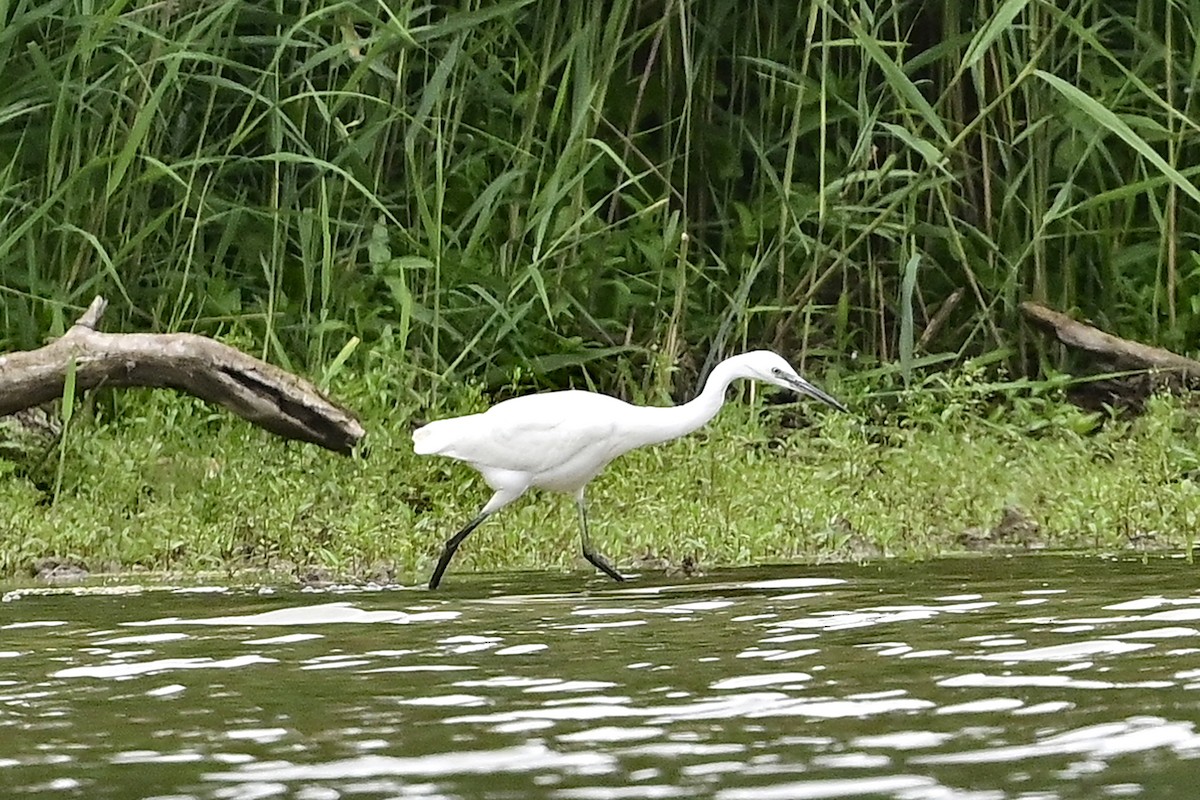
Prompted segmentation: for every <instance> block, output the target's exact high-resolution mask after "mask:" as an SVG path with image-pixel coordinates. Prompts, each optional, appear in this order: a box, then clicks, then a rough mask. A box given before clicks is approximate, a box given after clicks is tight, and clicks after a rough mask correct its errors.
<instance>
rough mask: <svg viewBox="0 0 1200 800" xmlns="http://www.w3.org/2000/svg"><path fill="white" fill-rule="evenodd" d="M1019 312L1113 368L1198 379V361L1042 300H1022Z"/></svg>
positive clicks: (1190, 379) (1067, 344)
mask: <svg viewBox="0 0 1200 800" xmlns="http://www.w3.org/2000/svg"><path fill="white" fill-rule="evenodd" d="M1021 313H1022V314H1024V315H1025V318H1026V319H1028V320H1029V321H1030V322H1031V323H1033V324H1034V325H1035V326H1037V327H1038V328H1041V329H1042V330H1044V331H1047V332H1048V333H1051V334H1053V335H1054V336H1055V337H1056V338H1057V339H1058V340H1059V341H1060V342H1062V343H1063V344H1064V345H1066V346H1067V347H1071V348H1074V349H1076V350H1082V351H1083V352H1085V353H1088V354H1089V355H1091V356H1093V357H1095V358H1097V359H1098V360H1101V361H1104V362H1105V363H1107V364H1110V365H1111V366H1112V367H1113V368H1115V369H1118V370H1138V369H1141V370H1152V371H1156V372H1160V373H1173V374H1174V375H1175V376H1176V377H1177V379H1180V380H1182V381H1183V382H1185V383H1188V384H1190V385H1195V384H1197V383H1200V361H1195V360H1193V359H1190V358H1187V357H1186V356H1181V355H1179V354H1178V353H1172V352H1171V351H1170V350H1164V349H1163V348H1161V347H1151V346H1150V345H1146V344H1142V343H1141V342H1134V341H1130V340H1129V339H1122V338H1120V337H1118V336H1113V335H1112V334H1111V333H1105V332H1104V331H1102V330H1100V329H1099V328H1096V327H1093V326H1092V325H1088V324H1087V323H1084V322H1079V321H1078V320H1074V319H1071V318H1070V317H1068V316H1067V315H1066V314H1062V313H1060V312H1058V311H1055V310H1053V309H1050V308H1047V307H1046V306H1044V305H1042V304H1041V303H1035V302H1033V301H1026V302H1024V303H1021Z"/></svg>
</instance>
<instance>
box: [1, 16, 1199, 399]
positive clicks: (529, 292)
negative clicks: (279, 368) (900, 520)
mask: <svg viewBox="0 0 1200 800" xmlns="http://www.w3.org/2000/svg"><path fill="white" fill-rule="evenodd" d="M1193 5H1194V4H1191V3H1187V2H1183V0H1166V2H1150V0H1125V2H1118V3H1113V2H1105V3H1101V2H1099V0H1067V2H1063V3H1059V2H1050V0H981V2H979V3H975V4H966V5H964V4H961V3H956V2H951V0H942V1H941V2H918V0H900V1H899V2H896V3H890V4H877V3H869V2H850V3H845V2H833V1H832V0H806V2H803V3H800V4H799V5H797V4H795V3H784V2H779V1H778V0H751V1H750V2H733V0H707V2H687V0H639V1H638V2H634V0H614V2H611V3H607V4H597V3H589V2H584V0H563V2H548V1H546V0H538V1H535V0H509V2H482V1H481V0H465V2H463V3H461V4H449V3H438V4H435V5H428V4H416V3H413V2H395V3H387V2H383V0H307V1H306V2H302V3H294V4H283V3H265V2H259V1H257V0H256V1H253V2H247V1H246V0H210V1H209V2H204V3H196V4H187V3H170V2H168V3H162V2H137V1H136V0H134V1H133V2H130V0H9V2H7V3H3V4H0V19H2V20H3V22H4V24H3V27H2V28H0V64H2V65H3V66H2V67H0V69H2V70H3V77H4V80H3V81H2V82H0V325H2V327H0V337H2V339H0V345H2V346H3V347H5V348H12V347H29V346H34V345H36V344H37V343H38V342H40V341H41V340H42V339H43V338H44V337H45V336H46V335H48V334H54V333H58V332H61V331H62V330H63V329H64V327H65V326H66V325H68V324H69V323H70V320H71V319H72V316H73V315H74V314H75V313H76V312H77V310H78V309H80V308H82V307H83V306H85V305H86V304H87V302H88V301H89V300H90V298H91V296H92V295H93V294H95V293H104V294H107V295H109V296H110V297H111V298H112V299H113V301H114V303H113V306H112V311H110V314H111V315H112V316H111V318H110V319H109V321H108V322H109V324H110V325H114V326H118V327H121V328H125V329H157V330H167V329H188V330H198V331H204V332H208V333H218V334H226V335H234V336H237V337H242V338H243V339H244V340H245V341H246V342H247V343H250V344H252V346H254V347H255V348H257V349H260V350H261V351H262V352H263V353H265V354H266V356H267V357H269V358H271V359H273V360H276V361H278V362H280V363H283V364H285V365H287V366H292V367H296V368H304V369H310V370H319V369H320V367H321V365H322V364H325V363H327V362H329V361H330V360H331V359H333V358H334V357H335V356H336V355H338V354H339V353H342V351H343V347H344V346H345V344H346V342H347V341H348V340H350V339H351V337H353V336H358V337H361V339H362V340H363V342H364V346H363V347H360V348H358V349H357V350H356V351H355V352H354V353H353V354H351V355H350V362H351V363H352V364H356V365H358V366H364V365H369V364H371V363H373V360H377V359H387V360H388V362H389V363H391V364H394V365H395V373H396V375H397V378H396V385H395V386H393V387H390V389H389V390H390V391H397V392H409V393H415V395H416V396H418V397H421V398H423V399H426V400H433V399H435V396H436V392H437V390H438V388H437V387H438V386H439V385H440V383H441V380H442V379H443V378H446V377H449V376H452V375H453V376H455V377H464V376H473V377H476V378H479V379H481V380H483V381H485V382H488V383H491V384H500V383H503V382H506V381H509V380H512V379H514V374H515V373H514V370H516V369H517V368H518V367H523V368H526V369H527V370H528V369H531V370H532V372H531V373H530V372H528V371H527V372H525V373H523V374H522V375H523V376H522V377H520V378H519V380H534V381H536V382H545V383H561V382H565V381H567V380H579V379H580V378H581V376H582V379H583V380H585V381H589V382H591V383H593V384H596V385H601V386H604V387H605V388H610V389H614V390H618V391H626V392H642V393H645V392H649V393H656V392H665V391H670V390H678V389H679V388H681V387H683V386H685V384H681V383H680V382H679V381H678V379H677V377H676V375H675V374H674V372H673V370H674V369H675V365H677V364H682V365H683V367H684V373H685V377H690V376H692V375H694V374H695V373H697V372H699V371H701V370H702V368H703V366H704V365H705V363H707V362H709V361H711V358H712V356H714V355H715V354H716V353H718V352H721V351H725V350H728V349H731V348H736V347H743V346H751V345H758V344H764V343H765V344H770V345H773V346H776V347H779V348H781V349H783V350H786V351H788V352H789V353H790V354H792V355H793V356H794V357H795V358H796V360H798V361H801V362H806V361H809V360H813V359H818V360H835V361H836V360H838V359H841V358H844V357H847V355H848V354H857V356H858V358H859V360H860V362H862V363H879V364H884V365H892V364H895V365H897V368H898V369H903V370H904V371H905V373H906V374H907V373H908V372H909V371H911V370H912V369H913V368H915V367H919V366H920V365H922V364H927V363H931V362H934V361H944V360H945V359H947V358H958V357H963V356H967V355H973V354H979V353H985V352H994V353H996V354H998V356H1000V357H1002V358H1004V359H1006V360H1008V362H1009V363H1010V365H1011V366H1012V367H1013V368H1014V369H1017V370H1026V369H1035V368H1036V367H1037V359H1038V357H1039V356H1041V355H1042V354H1041V353H1040V352H1039V351H1038V345H1037V342H1036V341H1035V340H1030V339H1025V338H1023V337H1022V336H1021V333H1020V327H1019V326H1018V325H1017V324H1016V321H1017V311H1016V306H1017V304H1018V303H1019V302H1020V301H1021V300H1023V299H1027V298H1032V299H1037V300H1043V301H1046V302H1049V303H1052V304H1054V305H1056V306H1058V307H1061V308H1065V309H1069V310H1072V311H1075V312H1077V313H1080V314H1083V315H1085V316H1088V317H1091V318H1094V319H1097V320H1099V321H1100V322H1102V323H1103V324H1105V325H1107V326H1108V327H1110V328H1112V329H1114V330H1116V331H1119V332H1121V333H1123V334H1125V335H1129V336H1135V337H1143V338H1146V339H1150V340H1154V341H1158V342H1161V343H1163V344H1166V345H1168V346H1172V347H1179V348H1187V347H1189V346H1191V343H1192V342H1194V341H1195V340H1196V337H1197V335H1198V334H1200V257H1198V256H1197V255H1196V253H1197V250H1198V248H1197V235H1198V234H1200V215H1198V211H1200V203H1198V202H1197V201H1198V200H1200V190H1198V189H1197V187H1196V174H1197V171H1198V169H1200V168H1198V167H1196V166H1195V165H1196V164H1198V163H1200V158H1198V155H1200V153H1198V145H1197V142H1198V141H1200V138H1198V137H1197V135H1196V133H1197V129H1198V126H1200V118H1198V114H1197V110H1196V107H1195V101H1194V99H1193V91H1192V89H1193V87H1194V86H1195V85H1197V78H1198V77H1200V56H1198V55H1197V54H1198V53H1200V14H1197V12H1196V11H1195V9H1194V8H1193ZM939 310H944V312H945V313H943V314H937V312H938V311H939ZM935 318H936V319H937V320H938V323H937V324H936V325H934V326H931V322H932V321H933V320H934V319H935ZM939 354H949V355H948V356H946V355H939ZM344 355H345V354H344V353H343V356H344ZM616 356H625V357H627V358H632V359H635V360H637V361H639V362H640V364H641V366H643V367H648V369H638V370H636V371H629V370H624V369H618V370H616V371H612V370H611V369H610V368H611V366H612V364H613V361H614V357H616ZM601 359H602V360H603V361H602V362H601V363H602V364H603V369H596V370H594V371H593V370H592V369H591V368H592V366H593V365H594V364H596V363H597V362H599V361H600V360H601ZM635 374H636V375H641V376H644V377H643V378H641V379H640V380H639V381H634V380H633V379H632V378H631V376H632V375H635Z"/></svg>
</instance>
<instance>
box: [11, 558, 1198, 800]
mask: <svg viewBox="0 0 1200 800" xmlns="http://www.w3.org/2000/svg"><path fill="white" fill-rule="evenodd" d="M1196 578H1197V567H1195V566H1193V565H1191V564H1188V563H1186V562H1185V561H1184V560H1182V559H1158V560H1152V561H1150V562H1149V563H1142V562H1140V561H1137V560H1103V559H1068V558H1060V557H1049V556H1043V557H1025V558H996V557H988V558H979V559H969V560H952V561H942V562H926V563H921V564H884V565H880V566H868V567H859V566H836V567H834V566H831V567H820V568H813V567H787V568H784V567H780V568H773V569H769V570H754V571H736V572H725V573H720V574H713V575H709V576H706V577H704V578H698V579H686V580H685V579H679V580H674V581H672V582H669V583H668V582H666V580H667V579H663V578H661V577H660V578H657V579H654V578H649V577H647V578H641V579H637V580H634V581H632V582H630V583H628V584H624V585H620V586H618V585H616V584H613V583H609V582H607V581H604V580H603V579H599V578H592V577H590V576H585V575H583V574H577V575H553V576H548V575H540V574H522V575H516V576H502V577H497V576H471V575H469V574H463V573H455V574H453V575H452V576H450V578H449V579H448V580H447V584H446V587H445V590H443V591H439V592H429V591H426V590H424V589H421V588H387V589H372V588H367V589H363V588H352V587H348V588H345V589H340V590H339V589H335V590H329V591H320V592H315V591H313V592H302V591H297V590H290V589H289V590H283V589H279V590H274V591H271V590H233V589H223V588H220V587H210V588H193V589H176V590H171V589H161V590H151V589H144V590H134V591H131V592H128V593H120V594H58V595H45V594H27V593H23V592H21V591H13V592H10V593H9V594H8V595H6V597H5V600H6V602H5V603H3V604H2V605H0V789H2V790H3V791H2V792H0V794H2V796H4V797H27V796H35V795H49V794H51V793H53V794H54V795H55V796H57V797H81V798H104V797H114V798H134V797H137V798H160V799H161V800H166V798H172V800H183V799H184V798H300V799H301V800H326V799H330V798H343V797H345V798H387V797H428V798H432V797H495V798H540V797H547V798H580V799H583V800H586V799H588V798H625V797H629V798H634V797H636V798H643V797H645V798H655V797H664V798H671V797H717V798H723V800H737V799H738V798H747V800H749V798H754V799H755V800H761V799H763V798H767V799H769V798H826V797H888V798H898V799H901V800H924V799H925V798H959V797H964V798H971V799H972V800H991V799H992V798H1038V799H1039V800H1040V799H1042V798H1057V797H1079V798H1100V797H1134V796H1137V797H1146V798H1164V797H1194V796H1196V793H1197V791H1198V790H1197V782H1198V778H1200V760H1197V757H1198V756H1200V734H1198V733H1197V723H1198V722H1200V692H1198V691H1196V690H1197V689H1200V591H1197V584H1198V581H1197V579H1196Z"/></svg>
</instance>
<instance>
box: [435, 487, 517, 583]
mask: <svg viewBox="0 0 1200 800" xmlns="http://www.w3.org/2000/svg"><path fill="white" fill-rule="evenodd" d="M524 492H525V487H524V486H518V487H516V488H511V487H510V488H505V489H497V490H496V493H495V494H494V495H492V499H491V500H488V501H487V503H486V504H484V506H483V508H482V509H480V511H479V516H477V517H475V519H473V520H471V521H470V522H468V523H467V526H466V527H465V528H463V529H462V530H461V531H459V532H458V533H456V534H454V535H453V536H451V537H450V538H449V539H447V540H446V546H445V547H443V548H442V557H441V558H439V559H438V563H437V566H436V567H434V568H433V576H432V577H431V578H430V579H429V588H430V589H436V588H437V587H438V584H439V583H441V582H442V573H443V572H445V571H446V567H447V566H449V564H450V559H452V558H454V553H455V552H457V550H458V546H459V545H460V544H462V543H463V540H464V539H466V538H467V537H468V536H470V535H471V531H473V530H475V529H476V528H478V527H479V524H480V523H481V522H483V521H484V520H485V519H487V518H488V517H490V516H491V515H492V514H495V513H496V512H497V511H499V510H500V509H502V508H504V507H505V506H506V505H508V504H509V503H511V502H512V501H513V500H516V499H517V498H518V497H520V496H521V495H522V494H523V493H524Z"/></svg>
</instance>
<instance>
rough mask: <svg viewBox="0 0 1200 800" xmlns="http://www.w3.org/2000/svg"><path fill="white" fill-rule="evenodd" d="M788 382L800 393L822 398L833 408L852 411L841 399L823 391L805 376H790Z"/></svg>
mask: <svg viewBox="0 0 1200 800" xmlns="http://www.w3.org/2000/svg"><path fill="white" fill-rule="evenodd" d="M787 382H788V383H789V384H791V386H792V388H793V389H795V390H796V391H797V392H799V393H800V394H803V395H807V396H809V397H812V398H814V399H816V400H820V401H821V402H822V403H824V404H825V405H827V406H830V407H831V408H836V409H837V410H838V411H842V412H845V413H847V414H849V413H850V409H848V408H846V406H844V405H843V404H842V402H841V401H840V400H837V399H836V398H834V397H833V396H832V395H829V394H826V393H825V392H823V391H821V390H820V389H818V388H817V387H816V386H813V385H812V384H811V383H809V382H808V381H806V380H804V378H801V377H799V376H797V377H795V378H790V377H789V378H787Z"/></svg>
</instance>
